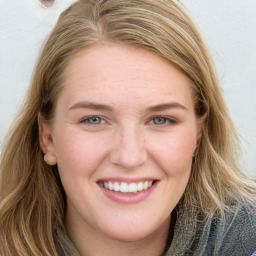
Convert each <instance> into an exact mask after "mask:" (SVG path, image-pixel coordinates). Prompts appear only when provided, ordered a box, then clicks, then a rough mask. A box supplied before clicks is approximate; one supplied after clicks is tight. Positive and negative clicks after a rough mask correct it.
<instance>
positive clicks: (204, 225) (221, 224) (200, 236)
mask: <svg viewBox="0 0 256 256" xmlns="http://www.w3.org/2000/svg"><path fill="white" fill-rule="evenodd" d="M233 208H234V211H233V212H232V213H227V214H226V216H225V219H220V218H218V217H215V218H212V219H211V220H208V221H206V218H205V216H204V214H202V213H201V212H198V213H196V214H193V213H192V212H191V211H189V210H188V209H180V210H178V211H177V220H176V222H175V226H174V231H173V235H172V238H171V239H169V242H168V244H167V247H166V250H165V252H164V253H163V254H162V255H163V256H183V255H184V256H185V255H186V256H256V205H255V207H254V206H252V205H249V204H248V205H247V204H239V205H236V206H234V207H233ZM56 241H58V242H57V243H56V244H57V249H58V253H59V256H64V255H68V256H80V255H79V253H78V252H77V250H76V248H75V247H74V245H73V244H72V242H71V241H70V240H69V239H68V237H67V236H66V235H65V234H63V233H61V234H58V235H57V239H56ZM254 253H255V254H254ZM156 256H158V255H156Z"/></svg>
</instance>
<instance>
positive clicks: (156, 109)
mask: <svg viewBox="0 0 256 256" xmlns="http://www.w3.org/2000/svg"><path fill="white" fill-rule="evenodd" d="M79 108H85V109H94V110H102V111H109V112H113V111H114V110H113V108H112V107H111V106H109V105H105V104H98V103H94V102H88V101H83V102H78V103H76V104H74V105H73V106H71V107H70V108H69V109H68V111H70V110H73V109H79ZM172 108H177V109H181V110H184V111H186V110H188V109H187V108H186V107H185V106H184V105H182V104H180V103H178V102H170V103H164V104H158V105H155V106H151V107H149V108H148V109H147V112H159V111H164V110H168V109H172Z"/></svg>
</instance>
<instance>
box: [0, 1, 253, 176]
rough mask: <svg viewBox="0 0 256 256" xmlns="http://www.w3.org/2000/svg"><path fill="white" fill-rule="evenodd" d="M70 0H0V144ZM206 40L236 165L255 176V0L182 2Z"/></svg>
mask: <svg viewBox="0 0 256 256" xmlns="http://www.w3.org/2000/svg"><path fill="white" fill-rule="evenodd" d="M73 2H74V0H56V1H55V4H54V5H53V7H52V8H50V9H45V8H44V7H43V6H42V5H41V4H40V2H39V0H11V1H9V0H0V6H1V8H0V145H1V144H2V142H3V138H4V135H5V134H6V132H7V130H8V127H9V126H10V124H11V121H12V119H13V117H14V114H15V113H16V111H17V109H18V107H19V106H20V104H21V102H22V99H23V97H24V95H25V92H26V90H27V87H28V85H29V81H30V78H31V73H32V70H33V66H34V64H35V61H36V58H37V56H38V53H39V50H40V49H41V47H42V44H43V42H44V40H45V37H46V36H47V35H48V34H49V32H50V30H51V28H52V27H53V25H54V24H55V22H56V20H57V18H58V15H59V14H60V12H61V11H62V10H64V9H65V8H66V7H67V6H69V5H70V4H71V3H73ZM182 2H183V3H184V5H185V6H186V7H187V8H188V9H189V11H190V12H191V13H192V15H193V16H194V19H195V20H196V21H197V23H198V24H199V27H200V28H201V30H202V33H203V34H204V36H205V39H206V41H207V42H208V44H209V46H210V49H211V52H212V55H213V58H214V61H215V64H216V66H217V71H218V75H219V79H220V83H221V86H222V88H223V91H224V94H225V98H226V101H227V104H228V106H229V109H230V112H231V115H232V117H233V120H234V121H235V123H236V125H237V128H238V130H239V132H240V134H241V135H242V137H243V157H242V160H241V165H242V166H243V168H244V170H245V172H247V173H249V174H250V175H251V176H253V177H255V178H256V64H255V62H256V17H255V13H256V1H255V0H236V1H234V0H225V1H223V0H182Z"/></svg>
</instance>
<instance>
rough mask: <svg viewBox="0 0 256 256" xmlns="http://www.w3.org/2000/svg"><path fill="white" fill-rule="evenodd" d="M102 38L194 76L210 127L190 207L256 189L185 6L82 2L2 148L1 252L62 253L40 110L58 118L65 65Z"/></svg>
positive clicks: (61, 27) (65, 16) (58, 204)
mask: <svg viewBox="0 0 256 256" xmlns="http://www.w3.org/2000/svg"><path fill="white" fill-rule="evenodd" d="M102 41H111V42H115V43H119V44H124V45H125V44H129V45H135V46H138V47H142V48H146V49H148V50H150V51H153V52H155V53H156V54H158V55H159V56H161V57H163V58H165V59H166V60H168V61H169V62H170V63H171V64H173V65H174V66H175V67H176V68H178V69H179V70H180V71H181V72H182V73H183V74H184V75H185V76H186V77H187V78H188V80H189V81H190V84H191V89H192V92H193V95H194V99H195V109H196V112H197V115H198V116H199V117H200V118H204V121H205V125H204V128H203V135H202V140H201V143H200V145H199V147H198V150H197V155H196V157H195V161H194V164H193V166H192V170H191V177H190V180H189V183H188V186H187V189H186V192H185V194H184V200H183V202H184V205H189V206H190V207H192V208H193V207H198V208H200V209H201V210H202V211H203V212H205V213H206V214H207V215H208V216H213V215H214V214H215V213H216V212H219V213H223V212H224V211H225V209H228V208H229V203H231V202H233V201H234V200H250V196H251V194H255V187H254V184H253V183H251V182H250V181H249V180H248V179H246V177H245V176H244V175H243V174H242V172H241V171H240V170H239V168H238V164H237V152H236V151H237V150H236V149H237V147H238V143H237V135H236V132H235V129H234V125H233V123H232V121H231V119H230V116H229V114H228V111H227V108H226V105H225V103H224V101H223V97H222V93H221V89H220V87H219V85H218V81H217V78H216V74H215V70H214V66H213V63H212V61H211V57H210V55H209V52H208V50H207V47H206V46H205V43H204V41H203V39H202V37H201V35H200V33H199V31H198V28H197V26H196V25H195V23H194V22H193V20H192V19H191V17H190V15H189V14H188V13H187V12H186V10H185V9H184V8H183V6H182V5H181V4H180V3H179V2H178V1H174V0H158V1H152V0H137V1H133V0H126V1H124V0H80V1H78V2H76V3H75V4H73V5H72V6H71V7H70V8H68V9H67V10H66V11H65V12H64V13H62V14H61V16H60V18H59V20H58V22H57V24H56V26H55V28H54V29H53V31H52V33H51V35H50V37H49V39H48V40H47V42H46V44H45V46H44V48H43V50H42V52H41V55H40V57H39V59H38V62H37V65H36V67H35V70H34V75H33V79H32V81H31V85H30V87H29V90H28V93H27V97H26V100H25V102H24V105H23V107H22V109H21V110H20V112H19V114H18V115H17V117H16V119H15V122H14V124H13V126H12V128H11V130H10V132H9V134H8V136H7V138H6V141H5V144H4V146H3V150H2V156H1V165H0V241H1V242H0V254H1V255H5V256H11V255H12V256H13V255H37V256H38V255H43V256H47V255H48V256H53V255H55V256H56V255H57V251H56V246H55V241H54V232H56V231H59V230H64V227H63V219H64V214H65V193H64V191H63V188H62V185H61V182H60V179H59V176H58V169H57V167H56V166H54V167H52V166H48V165H46V164H45V162H44V161H43V153H42V151H41V149H40V145H39V131H38V114H39V113H41V115H43V116H44V118H46V119H48V120H51V119H52V118H53V116H54V110H55V104H56V101H57V98H58V95H59V93H60V92H61V86H62V73H63V70H64V69H65V67H66V66H67V64H68V63H69V62H70V60H71V59H72V57H74V55H75V54H76V53H78V52H79V51H81V50H82V49H84V48H85V47H88V46H90V45H92V44H95V43H97V42H102Z"/></svg>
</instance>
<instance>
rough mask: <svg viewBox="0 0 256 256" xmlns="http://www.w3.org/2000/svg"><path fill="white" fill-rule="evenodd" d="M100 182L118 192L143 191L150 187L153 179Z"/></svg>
mask: <svg viewBox="0 0 256 256" xmlns="http://www.w3.org/2000/svg"><path fill="white" fill-rule="evenodd" d="M99 184H100V185H101V186H102V187H104V188H106V189H108V190H114V191H116V192H122V193H137V192H141V191H143V190H147V189H149V188H150V187H151V186H152V184H153V180H150V181H144V182H142V181H140V182H137V183H136V182H132V183H127V182H121V183H119V182H117V181H115V182H111V181H108V182H106V181H104V182H103V181H100V182H99Z"/></svg>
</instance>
